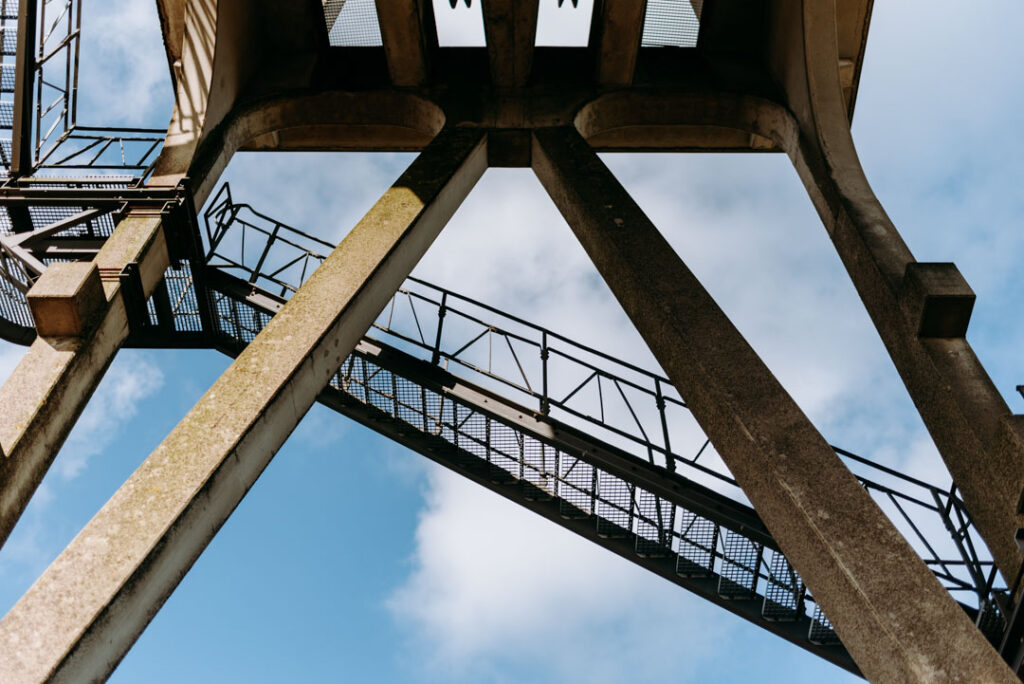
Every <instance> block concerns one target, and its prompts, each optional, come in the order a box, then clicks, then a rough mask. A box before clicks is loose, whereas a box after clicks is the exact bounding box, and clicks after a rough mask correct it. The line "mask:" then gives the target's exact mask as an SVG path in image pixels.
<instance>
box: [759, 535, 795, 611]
mask: <svg viewBox="0 0 1024 684" xmlns="http://www.w3.org/2000/svg"><path fill="white" fill-rule="evenodd" d="M765 553H766V554H768V555H770V556H771V558H770V560H769V561H768V581H767V582H766V585H765V591H764V605H763V606H762V608H761V615H762V616H764V617H765V618H766V619H768V620H795V619H797V618H798V617H800V616H801V615H802V614H803V597H804V584H803V581H802V580H801V579H800V576H799V575H798V574H797V572H796V570H794V569H793V567H792V566H791V565H790V564H789V561H787V560H786V557H785V556H783V555H782V554H781V553H779V552H778V551H765Z"/></svg>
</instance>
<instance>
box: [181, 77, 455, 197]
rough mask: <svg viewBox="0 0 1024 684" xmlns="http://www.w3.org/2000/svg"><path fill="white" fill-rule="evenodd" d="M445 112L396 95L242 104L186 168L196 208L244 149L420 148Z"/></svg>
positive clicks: (438, 127)
mask: <svg viewBox="0 0 1024 684" xmlns="http://www.w3.org/2000/svg"><path fill="white" fill-rule="evenodd" d="M444 124H445V115H444V112H443V111H442V110H441V108H440V107H438V106H437V105H436V104H434V103H432V102H430V101H429V100H426V99H424V98H422V97H418V96H416V95H412V94H409V93H404V92H398V91H381V92H372V93H352V92H337V91H330V92H323V93H315V94H309V95H288V96H284V97H280V98H274V99H270V100H263V101H259V102H256V103H253V104H251V105H248V106H242V107H240V108H239V110H238V111H237V113H234V114H232V115H231V116H230V117H229V118H228V119H227V120H226V121H225V122H224V123H222V124H221V125H220V126H219V127H218V128H217V129H216V130H214V131H213V132H212V133H211V135H210V136H208V137H207V139H206V140H205V141H204V142H203V143H202V144H201V145H200V148H199V150H198V151H197V154H196V157H195V160H194V161H193V163H192V166H191V168H190V170H189V176H190V177H191V178H192V181H193V196H194V198H195V201H196V205H197V206H198V205H200V204H202V202H203V201H204V200H205V199H206V197H208V196H209V193H210V192H211V191H212V189H213V186H214V185H215V184H216V182H217V179H218V178H219V176H220V174H221V173H222V172H223V171H224V169H225V168H226V167H227V165H228V162H230V161H231V157H232V156H233V155H234V153H235V152H237V151H238V150H240V149H247V150H275V149H289V150H303V149H306V150H335V151H355V150H364V151H373V150H380V149H383V148H386V149H389V150H395V149H407V150H410V151H412V150H420V149H422V148H423V147H425V146H426V145H427V143H429V142H430V141H431V140H432V139H433V138H434V136H436V135H437V134H438V132H440V130H441V129H442V128H443V127H444Z"/></svg>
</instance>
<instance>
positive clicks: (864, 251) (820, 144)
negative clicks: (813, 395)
mask: <svg viewBox="0 0 1024 684" xmlns="http://www.w3.org/2000/svg"><path fill="white" fill-rule="evenodd" d="M770 25H771V27H772V31H771V35H772V40H771V45H770V47H769V50H768V54H771V55H773V56H774V57H773V60H772V61H771V63H770V65H769V66H770V68H771V70H772V71H773V73H774V75H775V76H776V79H777V80H778V81H779V83H781V84H782V86H783V88H784V90H785V93H786V97H787V99H788V101H789V107H790V109H791V110H792V112H793V113H794V115H795V117H796V119H797V122H798V127H799V130H798V132H797V136H796V137H793V138H788V139H787V138H781V139H779V140H778V141H777V142H779V144H780V145H781V146H782V147H783V148H784V149H786V150H787V152H788V153H789V155H790V157H791V158H792V159H793V162H794V165H795V166H796V169H797V171H798V172H799V174H800V178H801V179H802V180H803V182H804V185H805V186H806V187H807V190H808V193H809V194H810V196H811V199H812V200H813V202H814V205H815V207H816V208H817V210H818V213H819V214H820V215H821V217H822V221H823V222H824V224H825V227H826V229H827V230H828V232H829V235H830V236H831V238H832V241H833V243H834V244H835V247H836V250H837V252H838V253H839V256H840V258H841V259H842V261H843V263H844V265H845V266H846V269H847V271H848V273H849V274H850V278H851V279H852V281H853V283H854V285H855V286H856V288H857V291H858V293H859V294H860V297H861V300H862V301H863V302H864V306H865V307H866V308H867V311H868V313H869V314H870V316H871V319H872V321H873V322H874V324H875V327H876V328H877V330H878V333H879V335H880V336H881V338H882V341H883V342H884V343H885V346H886V349H888V351H889V354H890V356H891V357H892V360H893V363H894V365H895V366H896V369H897V370H898V371H899V373H900V376H901V377H902V378H903V382H904V384H905V385H906V387H907V390H908V392H909V393H910V396H911V398H912V399H913V400H914V404H915V405H916V406H917V409H918V411H919V412H920V414H921V417H922V419H923V420H924V422H925V425H926V426H927V427H928V431H929V432H930V433H931V436H932V439H934V440H935V444H936V446H937V447H938V450H939V453H940V454H942V458H943V460H944V461H945V463H946V466H947V467H948V468H949V472H950V474H951V475H952V476H953V481H954V482H955V483H956V485H957V487H958V488H959V489H960V493H961V496H962V497H963V500H964V503H965V504H966V505H967V508H968V510H969V511H970V513H971V517H972V518H973V520H974V523H975V525H976V526H977V528H978V531H979V532H980V533H981V535H982V537H984V539H985V542H986V544H987V545H988V547H989V549H990V550H991V552H992V554H993V556H994V558H995V560H996V564H997V565H998V567H999V569H1000V571H1001V572H1002V575H1003V577H1004V578H1005V579H1006V580H1007V581H1008V582H1012V581H1013V578H1014V577H1015V576H1016V574H1017V572H1018V571H1019V569H1020V567H1021V562H1022V561H1024V555H1022V554H1021V551H1020V549H1019V548H1018V547H1017V545H1016V543H1015V542H1014V533H1015V532H1016V530H1017V529H1019V528H1020V527H1024V515H1021V514H1020V512H1019V510H1018V502H1019V501H1020V498H1021V495H1022V492H1024V432H1022V430H1021V425H1022V422H1021V417H1020V416H1017V417H1014V416H1013V415H1012V414H1011V413H1010V409H1009V407H1008V406H1007V404H1006V401H1005V400H1004V399H1003V397H1002V395H1001V394H1000V393H999V390H998V389H996V386H995V385H994V384H993V382H992V380H991V378H989V376H988V374H987V373H986V372H985V369H984V368H983V367H982V365H981V363H980V361H979V360H978V358H977V357H976V356H975V354H974V351H973V350H972V349H971V345H970V344H969V343H968V342H967V340H966V338H965V335H966V332H967V323H968V320H969V319H970V313H971V308H972V306H973V302H974V293H973V292H972V291H971V289H970V287H969V286H968V285H967V283H966V281H965V280H964V279H963V277H962V276H961V275H960V272H959V271H958V270H957V268H956V266H954V265H953V264H949V263H942V264H923V263H918V262H916V261H915V260H914V256H913V254H912V253H911V251H910V249H909V248H908V247H907V245H906V244H905V243H904V241H903V239H902V237H900V234H899V232H898V231H897V230H896V227H895V226H894V225H893V223H892V221H891V220H890V219H889V217H888V215H886V213H885V209H884V208H883V207H882V205H881V203H880V202H879V201H878V198H877V197H875V194H874V192H873V191H872V189H871V186H870V185H869V184H868V181H867V178H866V176H865V175H864V171H863V169H862V168H861V165H860V160H859V159H858V157H857V151H856V149H855V147H854V144H853V138H852V136H851V135H850V123H849V119H848V118H847V107H846V103H845V101H844V99H843V90H842V83H841V78H840V64H839V53H838V47H837V37H836V7H835V2H834V0H824V1H821V0H814V1H813V2H806V1H805V0H785V1H783V2H778V3H775V4H774V5H773V13H772V17H771V21H770Z"/></svg>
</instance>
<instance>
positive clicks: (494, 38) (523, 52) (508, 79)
mask: <svg viewBox="0 0 1024 684" xmlns="http://www.w3.org/2000/svg"><path fill="white" fill-rule="evenodd" d="M480 4H481V6H482V9H483V14H484V36H485V37H486V40H487V57H488V61H489V62H490V67H491V82H492V83H493V84H494V87H496V88H499V89H505V88H522V87H523V86H525V85H526V83H527V81H528V80H529V78H530V69H531V67H532V66H533V50H534V44H535V43H536V40H537V6H538V4H539V0H480Z"/></svg>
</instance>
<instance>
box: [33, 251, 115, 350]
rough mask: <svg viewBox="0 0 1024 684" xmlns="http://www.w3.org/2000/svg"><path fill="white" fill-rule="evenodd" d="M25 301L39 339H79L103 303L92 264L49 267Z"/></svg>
mask: <svg viewBox="0 0 1024 684" xmlns="http://www.w3.org/2000/svg"><path fill="white" fill-rule="evenodd" d="M27 299H28V306H29V309H31V311H32V320H34V321H35V324H36V333H37V334H39V335H40V336H41V337H80V336H81V335H82V334H84V333H85V332H86V330H87V329H88V328H89V327H91V326H92V325H93V324H94V323H95V322H96V321H97V320H98V319H99V317H100V315H101V314H102V312H103V310H104V309H105V308H106V306H105V305H106V303H107V298H106V297H105V296H104V294H103V284H102V283H101V282H100V272H99V271H98V270H97V269H96V264H94V263H92V262H68V263H56V264H52V265H51V266H49V267H48V268H47V269H46V270H45V271H43V274H42V275H41V276H39V280H37V281H36V282H35V284H34V285H33V286H32V289H30V290H29V291H28V296H27Z"/></svg>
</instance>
